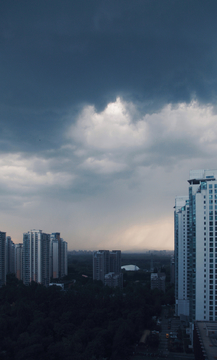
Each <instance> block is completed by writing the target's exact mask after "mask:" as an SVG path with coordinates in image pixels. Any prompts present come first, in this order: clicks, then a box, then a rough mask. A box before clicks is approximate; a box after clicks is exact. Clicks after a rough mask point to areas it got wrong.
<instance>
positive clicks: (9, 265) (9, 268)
mask: <svg viewBox="0 0 217 360" xmlns="http://www.w3.org/2000/svg"><path fill="white" fill-rule="evenodd" d="M5 261H6V275H7V274H15V244H14V242H13V241H12V240H11V237H10V236H7V237H6V260H5Z"/></svg>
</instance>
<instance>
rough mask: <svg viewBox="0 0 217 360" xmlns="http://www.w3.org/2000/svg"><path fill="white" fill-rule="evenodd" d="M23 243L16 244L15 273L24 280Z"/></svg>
mask: <svg viewBox="0 0 217 360" xmlns="http://www.w3.org/2000/svg"><path fill="white" fill-rule="evenodd" d="M22 269H23V244H15V275H16V277H17V279H18V280H23V271H22Z"/></svg>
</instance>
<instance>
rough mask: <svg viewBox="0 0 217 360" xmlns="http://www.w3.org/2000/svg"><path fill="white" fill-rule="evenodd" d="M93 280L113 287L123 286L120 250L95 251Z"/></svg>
mask: <svg viewBox="0 0 217 360" xmlns="http://www.w3.org/2000/svg"><path fill="white" fill-rule="evenodd" d="M93 280H101V281H102V282H103V284H104V285H108V286H111V287H116V286H118V287H122V286H123V274H122V273H121V251H120V250H112V251H109V250H98V251H94V253H93Z"/></svg>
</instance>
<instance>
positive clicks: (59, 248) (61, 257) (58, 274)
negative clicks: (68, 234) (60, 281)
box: [50, 232, 68, 279]
mask: <svg viewBox="0 0 217 360" xmlns="http://www.w3.org/2000/svg"><path fill="white" fill-rule="evenodd" d="M50 239H51V241H50V274H51V277H52V278H53V279H57V278H62V277H63V276H65V275H67V274H68V260H67V245H68V244H67V242H66V241H64V240H63V239H62V238H61V237H60V233H57V232H56V233H52V234H51V236H50Z"/></svg>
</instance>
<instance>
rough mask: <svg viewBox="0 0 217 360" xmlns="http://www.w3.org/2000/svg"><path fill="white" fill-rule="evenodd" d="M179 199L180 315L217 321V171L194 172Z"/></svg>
mask: <svg viewBox="0 0 217 360" xmlns="http://www.w3.org/2000/svg"><path fill="white" fill-rule="evenodd" d="M188 183H189V194H188V196H177V197H176V199H175V214H174V215H175V218H174V225H175V226H174V228H175V300H176V305H175V306H176V314H177V315H178V316H180V315H186V316H188V317H189V320H190V321H194V320H199V321H217V170H193V171H190V178H189V180H188Z"/></svg>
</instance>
